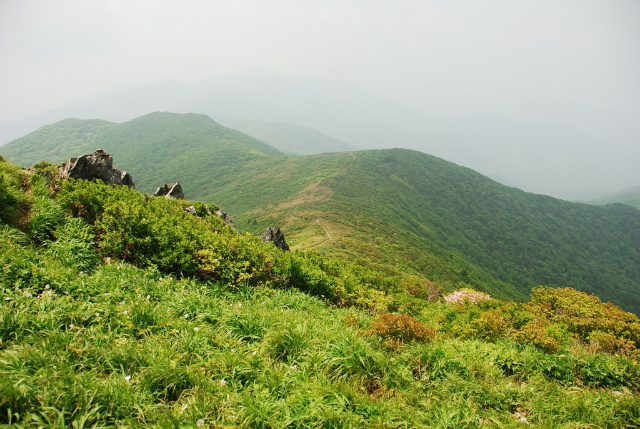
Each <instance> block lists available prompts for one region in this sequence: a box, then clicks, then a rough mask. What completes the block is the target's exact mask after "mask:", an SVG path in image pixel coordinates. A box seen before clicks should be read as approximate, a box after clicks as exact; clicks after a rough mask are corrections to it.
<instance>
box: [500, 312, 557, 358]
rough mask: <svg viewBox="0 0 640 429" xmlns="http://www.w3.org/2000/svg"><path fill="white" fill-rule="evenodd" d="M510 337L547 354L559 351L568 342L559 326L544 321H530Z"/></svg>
mask: <svg viewBox="0 0 640 429" xmlns="http://www.w3.org/2000/svg"><path fill="white" fill-rule="evenodd" d="M510 336H511V338H513V339H514V340H515V341H517V342H519V343H521V344H528V345H532V346H534V347H536V348H538V349H540V350H542V351H545V352H547V353H555V352H557V351H559V350H560V348H562V346H563V345H565V343H566V342H567V340H568V336H567V334H566V332H564V330H563V327H562V326H561V325H559V324H556V323H551V322H549V321H546V320H534V321H531V322H529V323H527V324H526V325H524V326H523V327H522V328H520V329H519V330H517V331H513V332H512V333H511V335H510Z"/></svg>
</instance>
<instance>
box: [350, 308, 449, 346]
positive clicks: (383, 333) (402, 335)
mask: <svg viewBox="0 0 640 429" xmlns="http://www.w3.org/2000/svg"><path fill="white" fill-rule="evenodd" d="M361 334H362V335H366V336H377V337H379V338H380V339H382V340H383V341H385V342H386V343H387V344H388V345H389V346H390V347H391V348H394V349H396V348H398V347H400V346H402V345H403V344H405V343H413V342H416V341H418V342H426V341H430V340H433V339H434V338H435V337H436V334H437V332H436V330H435V329H433V328H431V327H427V326H426V325H425V324H424V323H422V322H420V321H418V320H417V319H416V318H414V317H412V316H409V315H407V314H392V313H383V314H380V315H379V316H378V319H377V320H376V321H374V322H373V323H372V324H371V328H369V329H368V330H366V331H364V332H361Z"/></svg>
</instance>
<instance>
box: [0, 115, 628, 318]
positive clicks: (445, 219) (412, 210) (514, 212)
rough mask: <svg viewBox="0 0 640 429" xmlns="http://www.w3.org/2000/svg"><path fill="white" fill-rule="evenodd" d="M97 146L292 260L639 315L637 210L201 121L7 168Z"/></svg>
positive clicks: (42, 137) (182, 119) (415, 155)
mask: <svg viewBox="0 0 640 429" xmlns="http://www.w3.org/2000/svg"><path fill="white" fill-rule="evenodd" d="M74 141H75V142H77V147H78V148H80V149H79V151H75V152H72V150H73V147H74V146H73V144H72V143H71V142H74ZM90 145H93V146H91V147H90V148H89V146H90ZM96 145H97V146H98V147H102V148H104V149H105V150H107V151H108V152H110V153H111V154H112V155H113V156H114V158H115V159H116V162H117V163H118V165H119V166H120V167H121V168H123V169H125V170H127V171H129V172H130V173H131V174H132V175H133V178H134V180H135V182H136V184H137V185H138V189H140V190H142V191H145V192H152V191H153V190H154V189H155V187H156V186H158V185H160V184H163V183H167V182H175V181H179V182H181V184H182V185H183V188H184V189H185V192H186V194H187V196H188V197H189V198H194V199H199V200H202V201H205V202H215V203H217V204H219V205H220V206H221V207H222V209H223V210H225V211H226V212H228V213H230V214H231V215H232V217H233V218H234V220H235V222H236V223H237V224H238V225H239V226H240V228H241V229H244V230H250V231H252V232H254V233H258V232H261V231H262V229H264V228H265V227H267V226H274V225H279V226H281V227H283V228H284V230H285V233H286V234H287V238H288V241H289V242H290V244H292V245H293V246H294V248H300V249H303V248H313V249H316V250H319V251H323V252H326V253H330V254H340V255H343V256H345V257H348V258H350V259H351V260H353V261H358V262H359V263H361V264H363V265H366V266H369V267H372V268H375V269H376V270H381V271H385V272H387V273H389V274H400V273H410V274H413V275H418V276H420V277H422V278H425V279H429V280H432V281H435V282H438V283H439V284H441V285H442V286H443V287H445V289H446V290H448V291H451V290H454V289H455V288H457V287H463V286H465V285H467V286H473V287H476V288H478V289H481V290H485V291H488V292H490V293H492V294H493V295H494V296H497V297H501V298H508V299H517V300H523V299H525V298H526V296H527V295H528V293H529V291H530V290H531V288H532V287H535V286H538V285H541V284H543V285H546V286H556V287H565V286H569V287H574V288H576V289H579V290H583V291H586V292H589V293H595V294H597V295H598V296H599V297H601V298H602V299H603V300H611V301H612V302H614V303H616V304H618V305H620V306H622V307H623V308H625V309H626V310H629V311H634V312H640V257H639V253H640V212H639V211H638V210H635V209H633V208H631V207H628V206H623V205H612V206H606V207H596V206H590V205H586V204H577V203H570V202H566V201H562V200H558V199H554V198H550V197H546V196H542V195H535V194H531V193H526V192H523V191H520V190H518V189H515V188H509V187H506V186H503V185H500V184H498V183H496V182H494V181H492V180H490V179H488V178H487V177H485V176H482V175H480V174H478V173H476V172H474V171H473V170H470V169H467V168H463V167H460V166H458V165H455V164H453V163H450V162H447V161H445V160H442V159H440V158H436V157H433V156H429V155H426V154H423V153H420V152H416V151H409V150H400V149H392V150H370V151H361V152H344V153H334V154H322V155H313V156H299V157H288V156H285V155H282V154H280V153H278V152H277V151H276V150H275V149H273V148H271V147H270V146H268V145H266V144H264V143H261V142H259V141H257V140H255V139H252V138H251V137H249V136H246V135H244V134H242V133H239V132H236V131H233V130H230V129H228V128H225V127H222V126H220V125H219V124H217V123H215V122H214V121H212V120H210V119H209V118H207V117H205V116H202V115H176V114H168V113H154V114H149V115H146V116H144V117H141V118H138V119H136V120H133V121H130V122H126V123H123V124H109V123H104V122H101V121H89V122H87V123H84V122H82V121H80V122H78V121H73V120H69V121H63V122H62V123H58V124H54V125H52V126H51V127H45V128H42V129H41V130H39V131H38V132H37V133H34V134H30V135H28V136H25V137H24V138H23V139H19V140H16V141H14V142H13V143H11V144H9V145H7V146H6V147H3V148H1V150H0V154H6V156H7V157H9V158H10V159H11V160H14V161H16V162H19V163H20V164H23V165H28V164H29V163H30V162H34V161H35V160H40V159H42V158H43V157H46V155H47V154H48V153H59V158H57V159H54V161H61V160H64V159H68V158H69V157H71V156H77V155H80V154H82V153H83V151H85V152H87V153H90V152H92V151H93V150H94V149H95V148H96ZM85 147H86V148H87V149H86V150H84V148H85ZM61 148H63V149H64V150H65V151H67V152H66V155H64V153H63V152H64V151H63V150H62V149H61ZM55 151H58V152H55Z"/></svg>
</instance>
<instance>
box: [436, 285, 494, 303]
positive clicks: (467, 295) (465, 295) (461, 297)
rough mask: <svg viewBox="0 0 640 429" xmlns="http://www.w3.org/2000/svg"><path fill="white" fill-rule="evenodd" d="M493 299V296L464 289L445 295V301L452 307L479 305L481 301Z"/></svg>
mask: <svg viewBox="0 0 640 429" xmlns="http://www.w3.org/2000/svg"><path fill="white" fill-rule="evenodd" d="M488 299H491V295H489V294H488V293H484V292H478V291H477V290H473V289H469V288H464V289H460V290H459V291H456V292H453V293H450V294H449V295H445V297H444V301H445V302H446V303H447V304H450V305H462V304H478V303H479V302H480V301H485V300H488Z"/></svg>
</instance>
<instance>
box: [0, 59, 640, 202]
mask: <svg viewBox="0 0 640 429" xmlns="http://www.w3.org/2000/svg"><path fill="white" fill-rule="evenodd" d="M151 111H171V112H178V113H189V112H197V113H202V114H206V115H208V116H210V117H212V118H215V119H216V120H217V121H219V122H220V123H221V124H224V125H227V126H235V127H238V128H240V129H241V130H243V131H245V132H247V133H248V134H251V135H254V136H255V137H257V138H259V139H261V140H265V141H267V142H270V143H272V142H273V141H278V142H280V143H281V144H284V142H285V141H290V142H296V141H300V140H299V137H300V136H301V133H303V130H304V134H305V139H306V140H305V141H307V143H306V145H305V146H303V147H305V149H304V150H303V151H302V152H295V153H300V154H310V153H317V152H316V150H315V149H314V147H313V144H314V143H313V142H314V141H315V140H313V139H317V138H320V137H322V139H324V140H325V143H326V142H328V141H333V143H334V146H335V148H336V149H335V150H348V149H347V147H357V148H363V149H381V148H394V147H402V148H407V149H414V150H418V151H421V152H425V153H430V154H433V155H435V156H439V157H442V158H445V159H448V160H450V161H452V162H455V163H457V164H460V165H464V166H466V167H470V168H473V169H474V170H476V171H479V172H481V173H482V174H485V175H487V176H489V177H492V178H495V179H496V180H499V181H500V182H502V183H505V184H508V185H511V186H517V187H519V188H521V189H524V190H526V191H530V192H536V193H541V194H546V195H551V196H554V197H558V198H563V199H570V200H590V199H595V198H599V197H603V196H606V195H610V194H612V193H614V192H617V191H618V190H620V189H622V188H628V187H629V186H634V185H637V184H638V183H640V172H639V171H638V169H637V168H636V165H635V160H636V159H638V158H640V147H635V148H634V147H633V146H629V145H627V146H623V145H622V144H618V143H617V140H616V139H615V138H612V139H611V140H607V141H606V142H604V141H602V140H599V139H597V138H594V137H591V136H589V135H586V134H584V133H582V132H580V131H577V130H575V129H571V128H568V127H562V126H557V125H543V124H528V123H522V122H518V121H515V120H512V119H506V118H500V117H495V116H490V115H481V116H476V117H471V118H461V119H443V118H438V117H435V116H431V115H427V114H424V113H423V112H421V111H418V110H415V109H411V108H408V107H405V106H402V105H400V104H398V103H396V102H393V101H391V100H388V99H385V98H384V97H382V96H378V95H376V94H372V93H370V92H367V91H364V90H362V89H360V88H358V87H357V86H356V85H352V84H347V83H345V82H339V81H331V80H322V79H311V78H302V77H294V76H289V75H285V74H281V73H276V72H272V71H268V70H263V69H257V70H249V71H246V72H243V73H236V74H226V75H219V76H216V77H213V78H210V79H206V80H203V81H199V82H194V83H186V82H180V81H176V80H171V81H165V82H159V83H155V84H148V85H142V86H137V87H129V88H121V89H119V90H116V91H114V92H112V93H109V94H107V95H101V96H96V97H92V98H89V99H85V100H82V101H79V102H78V103H76V104H74V105H71V106H66V107H64V108H60V109H56V110H52V111H48V112H43V113H41V114H39V115H36V116H34V117H31V118H27V119H25V120H23V121H18V122H2V123H0V144H3V143H6V142H9V141H10V140H12V139H15V138H18V137H21V136H23V135H25V134H27V133H29V132H32V131H35V130H36V129H37V128H38V127H40V126H43V125H47V124H50V123H53V122H56V121H58V120H61V119H65V118H69V117H75V118H84V119H94V118H101V119H105V120H109V121H115V122H122V121H129V120H132V119H134V118H136V117H139V116H141V115H144V114H146V113H148V112H151ZM258 123H259V124H260V126H258V125H257V124H258ZM243 124H244V125H243ZM249 124H252V125H249ZM243 127H245V128H243ZM296 127H297V128H296ZM309 134H314V137H312V138H311V140H309V138H310V136H309ZM276 136H277V138H275V137H276ZM296 136H297V137H296ZM296 139H298V140H296ZM309 142H311V143H309ZM603 148H606V149H603ZM284 152H287V153H294V152H292V151H291V149H288V150H284Z"/></svg>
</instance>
